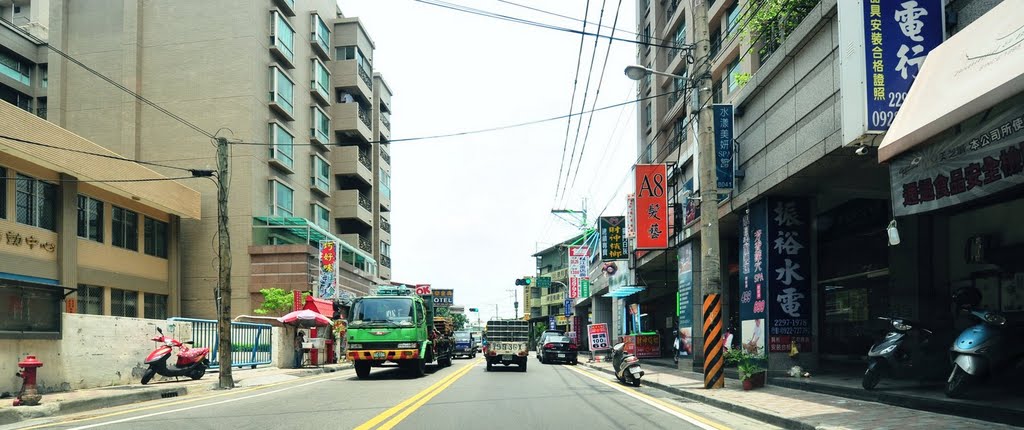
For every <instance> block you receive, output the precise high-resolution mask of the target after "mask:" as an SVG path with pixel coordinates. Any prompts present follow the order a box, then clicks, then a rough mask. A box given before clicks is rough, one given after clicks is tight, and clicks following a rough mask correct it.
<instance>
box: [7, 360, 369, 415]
mask: <svg viewBox="0 0 1024 430" xmlns="http://www.w3.org/2000/svg"><path fill="white" fill-rule="evenodd" d="M350 367H352V365H351V363H344V364H331V365H324V366H321V367H306V368H302V369H281V368H277V367H261V368H256V369H234V370H233V371H232V372H231V373H232V377H233V378H234V380H235V386H236V387H238V388H243V387H255V386H260V385H267V384H274V383H278V382H283V381H287V380H291V379H297V378H302V377H307V376H313V375H319V374H323V373H331V372H337V371H339V370H344V369H348V368H350ZM217 377H218V375H217V371H216V370H210V371H207V373H206V376H205V377H204V378H203V379H200V380H198V381H193V380H190V379H188V378H183V379H181V380H179V381H173V380H172V381H166V382H162V381H160V382H151V383H149V384H148V385H141V384H132V385H115V386H110V387H102V388H90V389H86V390H77V391H66V392H60V393H50V394H43V401H42V402H41V403H40V404H39V405H38V406H17V407H15V406H12V403H13V401H14V398H13V397H12V398H7V399H0V426H2V425H7V424H14V423H17V422H19V421H22V420H27V419H32V418H42V417H49V416H54V415H63V414H73V413H77V412H84V411H89V410H95V409H101V408H110V407H114V406H122V405H127V404H131V403H138V402H145V401H149V400H156V399H162V398H163V399H166V398H170V397H182V396H186V395H189V394H198V393H204V392H207V391H211V390H214V389H216V388H217Z"/></svg>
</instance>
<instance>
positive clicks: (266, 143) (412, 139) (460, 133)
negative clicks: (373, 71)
mask: <svg viewBox="0 0 1024 430" xmlns="http://www.w3.org/2000/svg"><path fill="white" fill-rule="evenodd" d="M676 92H677V91H670V92H667V93H660V94H655V95H652V96H647V97H641V98H638V99H635V100H629V101H625V102H622V103H616V104H613V105H608V106H602V107H599V108H597V109H592V110H589V111H583V112H582V113H575V112H574V113H569V114H566V115H559V116H554V117H550V118H543V119H538V120H533V121H526V122H520V123H516V124H509V125H502V126H498V127H490V128H483V129H477V130H468V131H460V132H456V133H446V134H435V135H430V136H419V137H407V138H404V139H392V140H388V141H387V142H390V143H395V142H411V141H417V140H430V139H441V138H445V137H457V136H465V135H471V134H479V133H488V132H492V131H501V130H507V129H511V128H518V127H525V126H530V125H536V124H542V123H545V122H551V121H558V120H562V119H566V118H569V117H573V116H580V115H582V114H587V113H591V112H600V111H604V110H608V109H614V108H617V107H620V106H626V105H629V104H633V103H636V102H642V101H645V100H651V99H655V98H658V97H664V96H667V95H669V94H673V93H676ZM368 143H371V144H373V143H380V141H379V140H377V141H372V142H368ZM230 144H231V145H254V146H274V144H273V143H268V142H230ZM310 145H318V146H321V145H320V144H319V143H310V142H302V143H292V146H310Z"/></svg>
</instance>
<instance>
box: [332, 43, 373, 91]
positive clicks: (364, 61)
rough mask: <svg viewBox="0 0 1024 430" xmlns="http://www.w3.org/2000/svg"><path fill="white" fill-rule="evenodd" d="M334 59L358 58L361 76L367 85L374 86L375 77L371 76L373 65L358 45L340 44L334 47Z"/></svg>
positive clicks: (358, 68)
mask: <svg viewBox="0 0 1024 430" xmlns="http://www.w3.org/2000/svg"><path fill="white" fill-rule="evenodd" d="M334 59H335V60H338V61H342V60H356V64H357V65H358V66H359V67H357V68H356V69H357V71H358V73H359V77H360V78H361V79H362V80H363V83H365V84H366V86H368V87H370V88H373V79H371V78H370V75H371V72H372V71H373V65H372V64H370V59H368V58H366V56H365V55H363V51H361V50H360V49H359V47H356V46H338V47H336V48H334Z"/></svg>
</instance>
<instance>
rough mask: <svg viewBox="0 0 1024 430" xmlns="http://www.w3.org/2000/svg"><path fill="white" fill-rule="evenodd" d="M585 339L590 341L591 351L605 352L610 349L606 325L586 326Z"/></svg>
mask: <svg viewBox="0 0 1024 430" xmlns="http://www.w3.org/2000/svg"><path fill="white" fill-rule="evenodd" d="M587 338H589V339H590V350H591V351H605V350H609V349H611V348H612V345H611V338H609V336H608V324H605V323H601V324H590V325H588V326H587Z"/></svg>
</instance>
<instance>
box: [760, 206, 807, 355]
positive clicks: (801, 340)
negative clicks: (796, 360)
mask: <svg viewBox="0 0 1024 430" xmlns="http://www.w3.org/2000/svg"><path fill="white" fill-rule="evenodd" d="M767 209H768V213H767V215H768V233H769V234H768V237H767V238H766V239H767V245H768V249H767V253H768V266H767V267H768V270H767V274H766V276H767V277H768V282H769V288H768V292H769V294H768V303H769V310H768V317H769V324H768V351H769V352H788V351H789V349H790V343H791V342H796V344H797V347H798V348H799V349H800V351H805V352H806V351H810V350H811V318H812V317H813V312H812V304H811V252H810V246H809V245H810V238H811V211H810V205H809V204H808V201H807V200H806V199H803V198H772V199H768V200H767Z"/></svg>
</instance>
